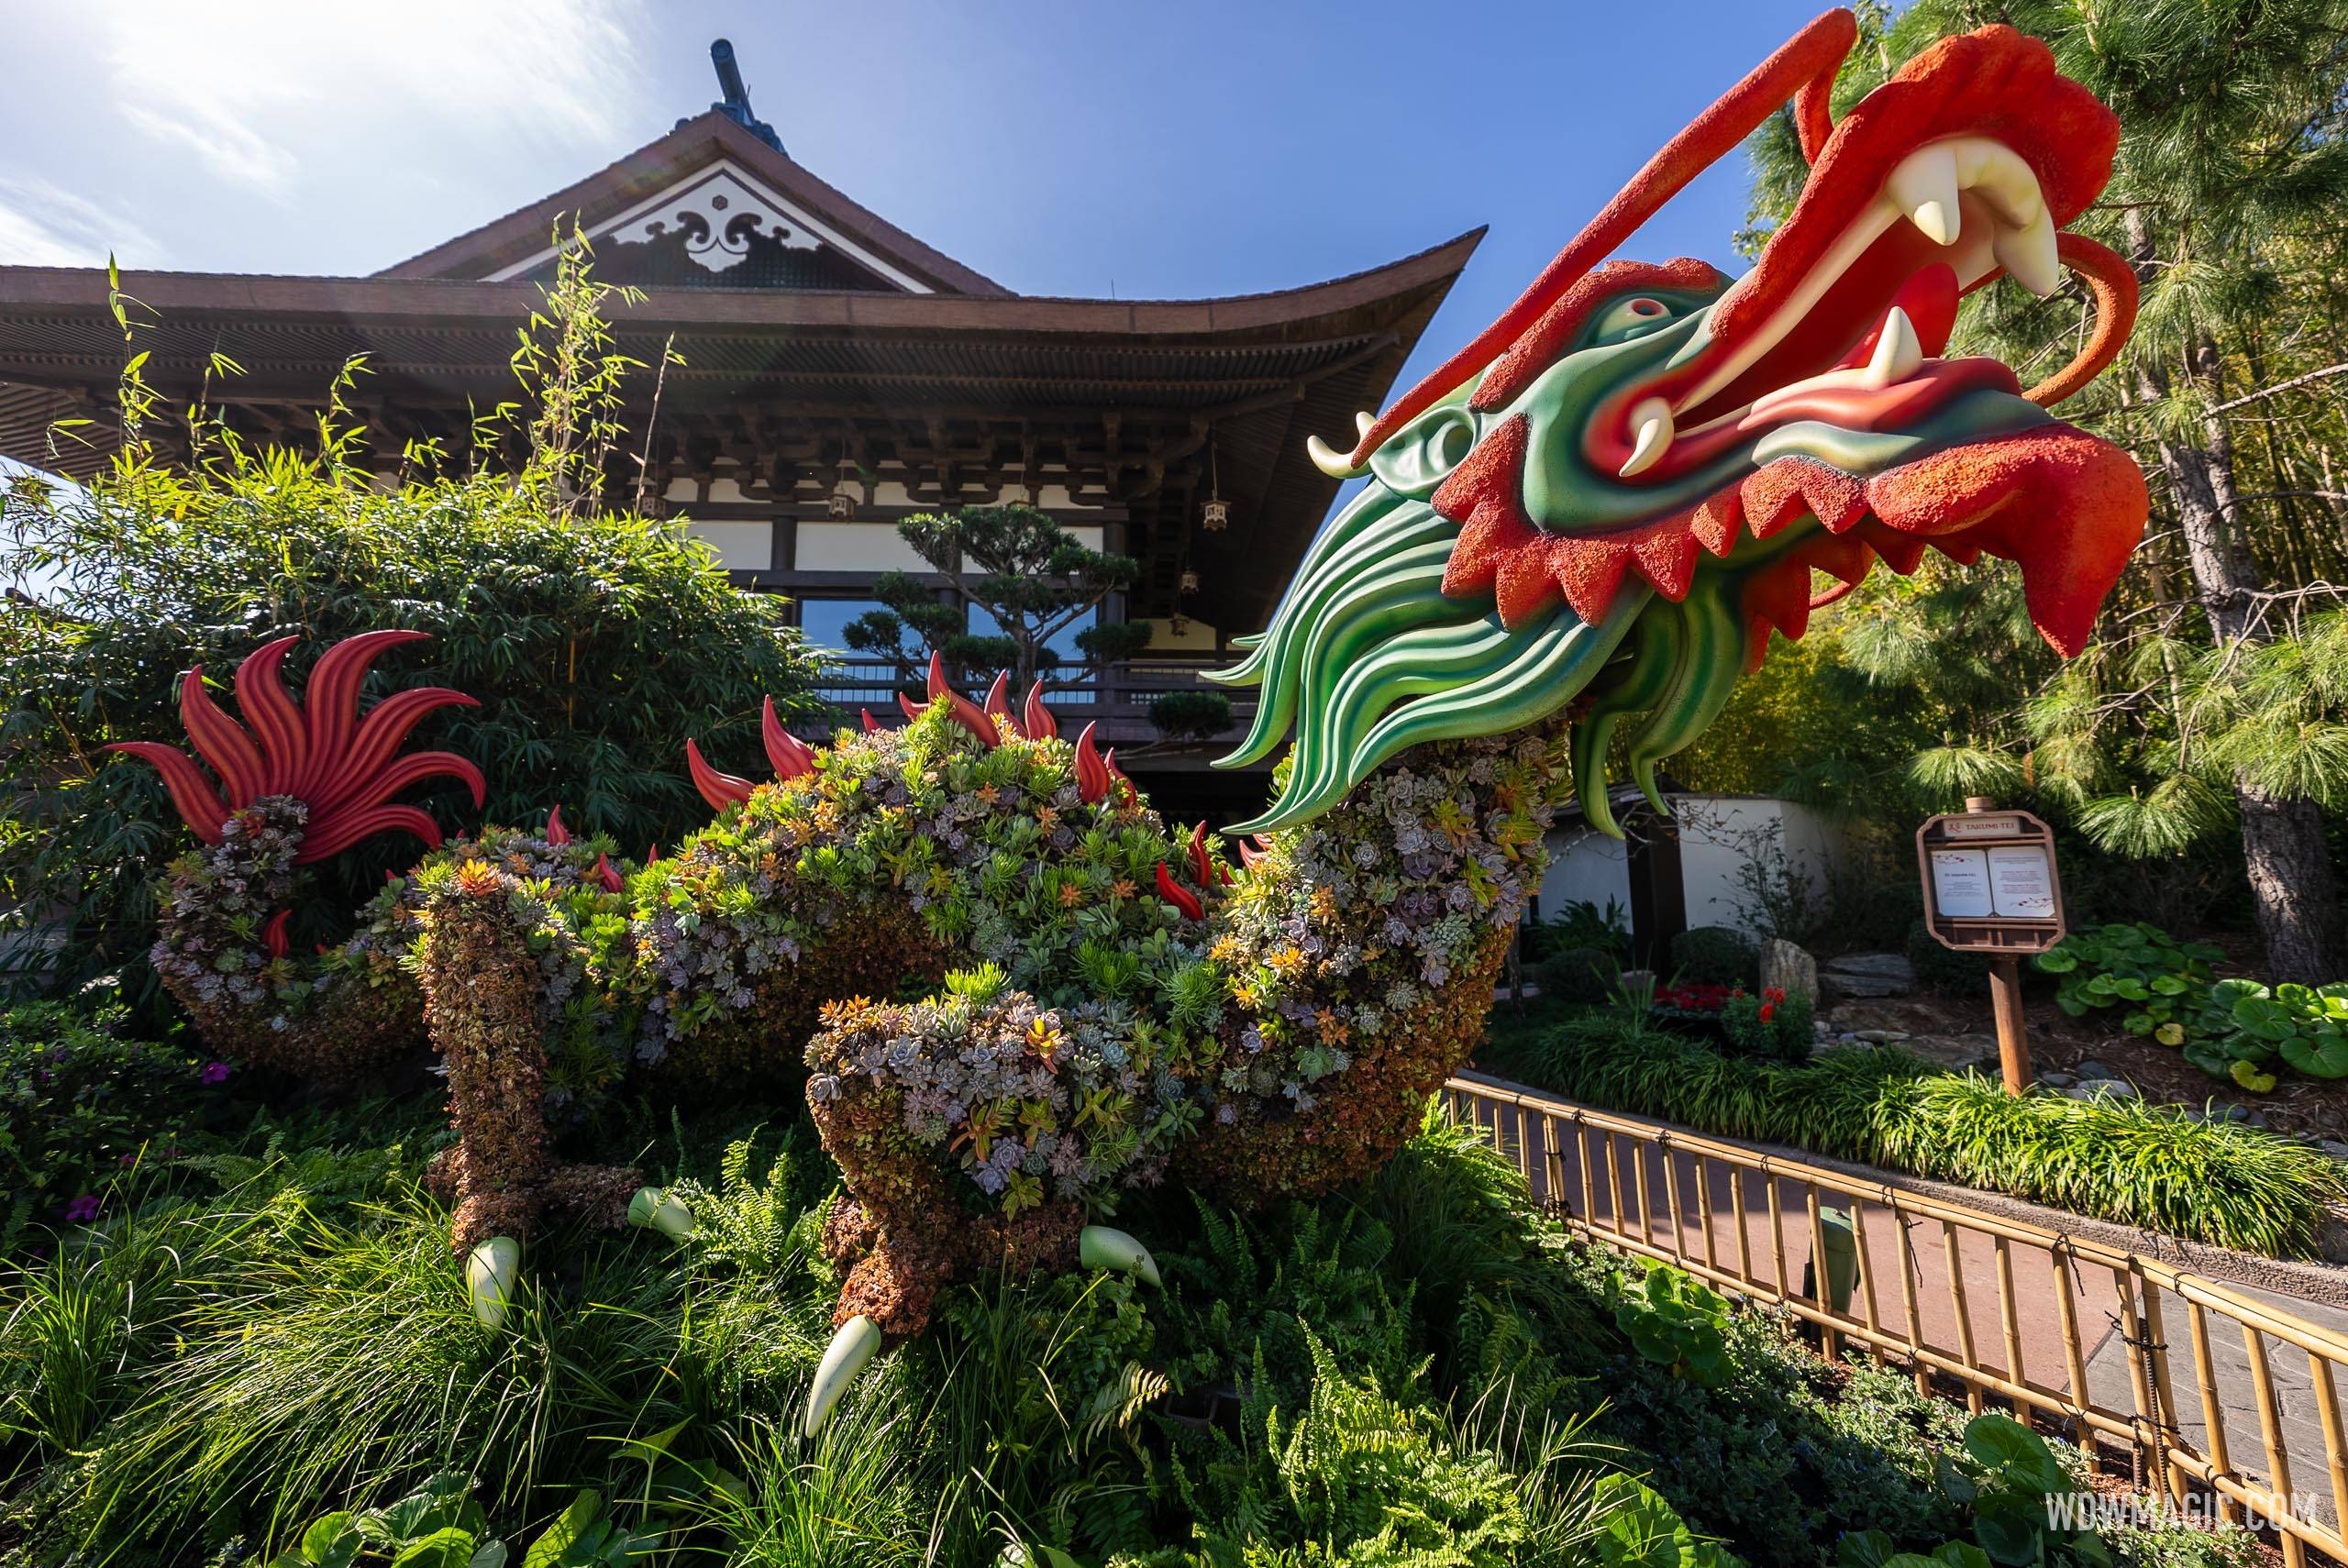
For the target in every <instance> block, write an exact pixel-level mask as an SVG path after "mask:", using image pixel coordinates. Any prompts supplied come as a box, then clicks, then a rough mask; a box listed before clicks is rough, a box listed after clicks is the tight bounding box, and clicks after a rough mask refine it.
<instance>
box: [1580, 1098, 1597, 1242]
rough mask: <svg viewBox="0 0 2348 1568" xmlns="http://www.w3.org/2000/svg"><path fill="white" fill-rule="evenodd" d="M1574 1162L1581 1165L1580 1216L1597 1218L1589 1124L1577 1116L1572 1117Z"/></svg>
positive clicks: (1595, 1177)
mask: <svg viewBox="0 0 2348 1568" xmlns="http://www.w3.org/2000/svg"><path fill="white" fill-rule="evenodd" d="M1574 1163H1575V1164H1576V1165H1579V1166H1580V1167H1581V1217H1582V1218H1583V1219H1585V1220H1596V1219H1597V1218H1598V1172H1597V1169H1596V1168H1595V1167H1594V1166H1593V1165H1591V1164H1590V1158H1589V1124H1588V1123H1587V1122H1585V1121H1582V1119H1581V1118H1580V1117H1579V1116H1576V1117H1575V1118H1574Z"/></svg>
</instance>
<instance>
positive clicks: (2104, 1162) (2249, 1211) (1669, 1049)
mask: <svg viewBox="0 0 2348 1568" xmlns="http://www.w3.org/2000/svg"><path fill="white" fill-rule="evenodd" d="M1480 1060H1481V1061H1482V1062H1483V1063H1484V1065H1486V1066H1489V1067H1490V1069H1491V1070H1493V1071H1495V1072H1500V1073H1503V1074H1506V1075H1507V1076H1510V1077H1516V1078H1519V1079H1522V1080H1523V1081H1524V1082H1526V1083H1529V1084H1533V1085H1535V1086H1537V1087H1539V1088H1546V1089H1550V1090H1553V1091H1555V1092H1556V1093H1558V1094H1561V1095H1564V1096H1566V1097H1567V1098H1569V1099H1578V1100H1581V1101H1583V1102H1585V1103H1588V1104H1590V1105H1596V1106H1600V1107H1603V1108H1605V1109H1607V1110H1623V1111H1629V1112H1631V1113H1633V1114H1634V1115H1642V1116H1655V1117H1659V1118H1661V1119H1663V1120H1665V1121H1677V1122H1680V1123H1682V1124H1684V1125H1686V1126H1689V1127H1693V1128H1695V1129H1697V1130H1698V1131H1700V1132H1713V1133H1718V1134H1721V1135H1722V1136H1725V1137H1731V1138H1746V1139H1753V1140H1756V1141H1759V1142H1763V1143H1785V1144H1790V1145H1792V1146H1793V1147H1795V1148H1799V1149H1808V1150H1811V1151H1814V1152H1815V1153H1818V1154H1827V1155H1831V1156H1833V1157H1834V1158H1837V1159H1845V1160H1855V1161H1859V1162H1861V1163H1864V1164H1868V1165H1889V1166H1892V1167H1894V1168H1896V1169H1900V1170H1907V1171H1912V1172H1914V1173H1915V1174H1917V1175H1918V1176H1931V1177H1934V1178H1936V1179H1940V1180H1944V1181H1952V1182H1958V1183H1961V1184H1963V1185H1965V1186H1967V1187H1981V1188H1984V1189H1987V1190H1989V1191H1996V1192H2007V1193H2011V1194H2012V1195H2014V1196H2015V1197H2017V1198H2029V1199H2031V1200H2032V1201H2033V1202H2040V1203H2046V1204H2051V1205H2053V1206H2054V1207H2056V1208H2060V1209H2070V1210H2072V1211H2073V1212H2075V1213H2079V1214H2086V1215H2090V1216H2093V1217H2095V1218H2097V1219H2102V1220H2114V1221H2116V1222H2119V1223H2121V1224H2126V1225H2137V1226H2142V1227H2144V1228H2145V1229H2148V1230H2154V1231H2162V1232H2165V1233H2166V1234H2169V1235H2175V1236H2184V1237H2188V1238H2191V1239H2193V1240H2197V1241H2205V1242H2215V1243H2216V1244H2218V1245H2220V1246H2228V1247H2238V1248H2241V1249H2243V1251H2246V1252H2253V1253H2265V1254H2268V1255H2270V1256H2276V1257H2304V1256H2312V1255H2315V1249H2316V1244H2317V1238H2318V1235H2319V1233H2320V1229H2321V1226H2322V1224H2323V1222H2324V1218H2325V1206H2326V1205H2327V1204H2329V1203H2338V1202H2340V1201H2342V1200H2343V1199H2348V1167H2343V1166H2342V1165H2341V1163H2340V1162H2339V1161H2337V1160H2333V1159H2331V1158H2330V1157H2329V1156H2327V1155H2326V1154H2323V1153H2322V1152H2321V1151H2320V1150H2319V1149H2316V1148H2314V1147H2312V1146H2311V1145H2309V1144H2305V1143H2298V1142H2295V1141H2293V1140H2290V1139H2287V1138H2283V1137H2279V1136H2277V1135H2276V1134H2274V1133H2271V1132H2266V1131H2265V1130H2264V1129H2260V1128H2255V1127H2248V1126H2244V1125H2242V1124H2240V1123H2238V1122H2233V1121H2216V1120H2210V1121H2205V1120H2202V1119H2199V1118H2196V1117H2194V1116H2192V1115H2190V1114H2188V1113H2187V1111H2186V1110H2184V1109H2182V1108H2180V1107H2175V1106H2161V1105H2154V1104H2148V1103H2146V1102H2145V1101H2143V1100H2140V1099H2131V1098H2126V1097H2118V1096H2101V1097H2097V1098H2094V1099H2085V1100H2080V1099H2070V1098H2068V1097H2066V1096H2063V1095H2058V1094H2054V1093H2053V1092H2051V1091H2044V1090H2042V1091H2040V1092H2038V1093H2035V1094H2031V1095H2027V1096H2021V1097H2016V1096H2012V1095H2009V1094H2007V1093H2006V1092H2005V1091H2004V1088H2003V1087H2002V1086H2001V1085H1999V1083H1998V1082H1997V1081H1996V1080H1994V1079H1991V1078H1988V1077H1982V1076H1981V1075H1979V1074H1977V1073H1950V1072H1947V1071H1944V1069H1942V1068H1940V1067H1938V1066H1934V1065H1933V1064H1932V1063H1929V1062H1926V1061H1924V1060H1923V1059H1922V1058H1921V1057H1918V1056H1913V1055H1909V1054H1907V1053H1905V1052H1902V1051H1900V1050H1899V1049H1897V1048H1896V1047H1884V1048H1880V1049H1877V1050H1865V1051H1857V1050H1855V1051H1835V1052H1829V1053H1826V1054H1824V1055H1820V1056H1817V1057H1815V1058H1814V1059H1811V1060H1809V1061H1806V1062H1799V1063H1794V1062H1787V1061H1782V1060H1769V1059H1767V1058H1764V1057H1755V1056H1751V1055H1744V1056H1740V1055H1732V1054H1728V1053H1725V1052H1723V1051H1722V1050H1720V1049H1718V1048H1715V1047H1713V1046H1711V1045H1708V1044H1706V1043H1702V1042H1700V1041H1698V1040H1695V1039H1691V1038H1689V1037H1686V1036H1684V1035H1679V1034H1676V1033H1674V1032H1670V1031H1668V1030H1666V1029H1662V1028H1658V1027H1656V1025H1654V1024H1653V1023H1652V1022H1650V1021H1647V1019H1646V1017H1645V1014H1643V1013H1633V1012H1624V1011H1621V1010H1600V1011H1595V1012H1589V1013H1586V1014H1584V1015H1583V1016H1581V1017H1578V1018H1573V1019H1568V1020H1566V1021H1557V1022H1549V1023H1546V1024H1545V1025H1542V1026H1539V1027H1535V1028H1534V1029H1530V1030H1522V1031H1516V1032H1511V1033H1510V1034H1508V1035H1507V1036H1505V1037H1504V1038H1502V1039H1501V1040H1498V1041H1496V1043H1495V1047H1494V1048H1492V1049H1488V1050H1487V1051H1486V1052H1485V1053H1484V1055H1482V1057H1481V1058H1480Z"/></svg>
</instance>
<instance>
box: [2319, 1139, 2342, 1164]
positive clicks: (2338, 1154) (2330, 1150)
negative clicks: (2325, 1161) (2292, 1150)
mask: <svg viewBox="0 0 2348 1568" xmlns="http://www.w3.org/2000/svg"><path fill="white" fill-rule="evenodd" d="M2316 1147H2317V1148H2319V1149H2321V1150H2322V1151H2323V1152H2324V1153H2325V1154H2330V1155H2331V1157H2332V1158H2333V1159H2335V1160H2348V1143H2342V1142H2340V1140H2338V1139H2337V1138H2325V1139H2323V1140H2321V1141H2320V1142H2319V1143H2317V1144H2316Z"/></svg>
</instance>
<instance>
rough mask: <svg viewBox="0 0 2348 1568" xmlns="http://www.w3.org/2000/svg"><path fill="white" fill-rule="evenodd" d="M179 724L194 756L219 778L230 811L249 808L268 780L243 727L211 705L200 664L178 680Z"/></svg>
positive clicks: (258, 755)
mask: <svg viewBox="0 0 2348 1568" xmlns="http://www.w3.org/2000/svg"><path fill="white" fill-rule="evenodd" d="M180 723H181V724H182V725H183V726H184V727H185V728H186V730H187V738H188V739H189V740H190V741H191V742H192V743H194V746H195V752H196V755H197V756H201V757H202V758H204V760H205V761H206V762H208V763H210V764H211V765H212V771H213V772H215V773H217V774H218V775H220V783H221V787H222V788H221V794H222V795H223V796H224V797H225V798H226V799H227V802H228V805H229V807H230V808H231V809H232V810H233V809H235V808H238V807H241V806H249V805H251V804H252V803H253V802H254V801H257V800H259V799H260V797H261V795H262V794H263V793H265V792H266V789H267V786H268V784H269V778H268V776H267V774H266V773H265V772H264V771H263V769H262V767H261V765H260V752H259V751H257V750H255V749H254V748H253V743H252V737H251V736H250V735H248V734H245V727H244V726H243V725H242V724H240V723H237V721H236V720H234V719H232V718H230V717H228V715H227V714H226V713H224V712H221V711H220V710H219V709H218V708H217V707H216V706H215V705H214V703H213V701H212V694H211V693H210V692H208V691H206V690H205V689H204V667H203V666H202V665H200V664H199V665H197V666H196V667H195V668H193V669H191V670H189V671H188V672H187V674H186V676H185V677H184V678H183V679H181V681H180Z"/></svg>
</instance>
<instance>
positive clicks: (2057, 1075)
mask: <svg viewBox="0 0 2348 1568" xmlns="http://www.w3.org/2000/svg"><path fill="white" fill-rule="evenodd" d="M2038 1081H2039V1082H2040V1083H2042V1084H2043V1085H2045V1086H2046V1087H2047V1088H2070V1087H2071V1086H2072V1085H2073V1084H2075V1083H2077V1082H2078V1081H2079V1080H2078V1079H2077V1077H2074V1076H2073V1075H2071V1074H2069V1073H2062V1072H2054V1073H2041V1074H2039V1075H2038Z"/></svg>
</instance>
